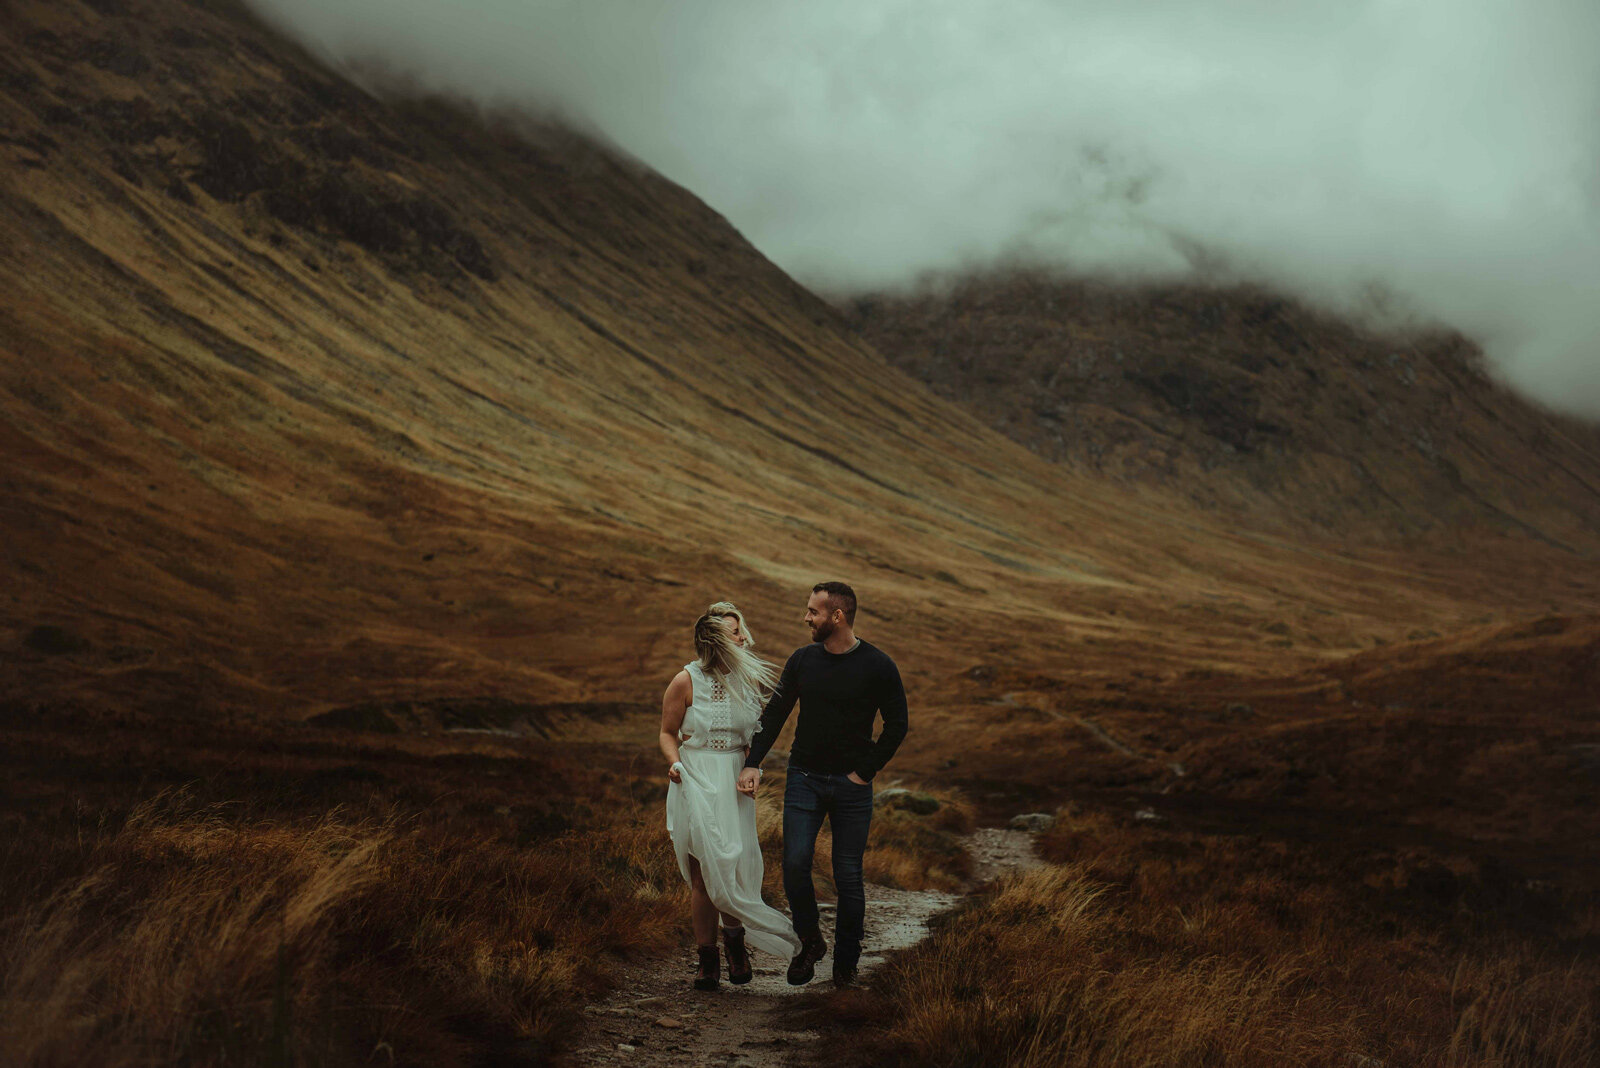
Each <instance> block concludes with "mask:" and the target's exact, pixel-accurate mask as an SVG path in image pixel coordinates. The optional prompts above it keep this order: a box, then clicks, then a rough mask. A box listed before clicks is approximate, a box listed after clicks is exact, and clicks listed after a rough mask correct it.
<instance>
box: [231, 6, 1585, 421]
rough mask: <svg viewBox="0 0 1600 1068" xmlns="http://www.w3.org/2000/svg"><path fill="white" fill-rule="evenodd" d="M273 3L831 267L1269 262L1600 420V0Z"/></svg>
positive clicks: (1149, 271)
mask: <svg viewBox="0 0 1600 1068" xmlns="http://www.w3.org/2000/svg"><path fill="white" fill-rule="evenodd" d="M252 2H253V3H254V4H255V6H256V7H257V8H258V9H260V10H261V11H262V12H263V13H264V14H266V15H267V16H268V17H270V18H272V19H274V20H277V21H279V22H281V23H282V24H284V25H286V26H287V27H289V28H290V29H291V30H293V31H294V32H295V33H296V34H297V35H299V36H300V37H301V38H302V39H304V40H306V41H308V42H310V43H311V44H312V45H313V46H314V47H316V48H318V49H319V50H321V51H322V52H324V53H325V54H327V55H329V56H331V57H332V58H334V59H335V60H340V61H367V60H372V59H378V60H381V61H382V62H384V63H385V64H388V65H390V66H395V67H399V68H400V69H402V70H405V71H407V72H408V73H410V74H413V75H414V76H416V77H418V78H419V79H420V80H422V82H423V83H424V84H428V85H431V86H433V87H437V88H442V89H449V90H452V91H455V92H460V93H465V94H467V95H469V96H472V97H475V98H478V99H480V100H484V101H486V102H491V103H497V104H506V103H510V104H522V105H530V106H534V107H539V108H543V109H553V110H556V111H558V112H560V113H562V114H565V115H567V116H569V117H570V118H572V119H574V120H576V121H579V122H582V123H586V124H588V125H590V126H592V127H594V128H595V129H598V130H599V131H601V132H603V133H604V134H605V135H606V136H607V137H608V138H610V139H611V140H613V141H615V142H616V143H618V144H620V145H621V146H623V147H624V148H626V149H627V150H628V151H630V152H632V153H633V154H635V155H637V156H638V157H640V158H641V159H643V160H645V161H646V162H647V163H649V164H650V165H652V166H654V167H655V168H656V169H658V170H660V171H661V172H663V173H664V174H666V175H667V176H669V177H670V178H672V179H674V180H675V181H677V182H679V183H681V184H683V185H684V186H686V187H688V188H689V189H691V190H692V191H694V192H695V193H696V194H698V195H699V196H701V197H702V198H703V199H705V200H706V201H707V202H708V203H710V204H711V205H712V206H713V207H714V208H716V209H717V210H718V211H720V212H722V213H723V214H724V215H726V216H727V217H728V218H729V219H730V220H731V221H732V222H733V223H734V224H735V225H736V226H738V227H739V229H740V230H741V231H743V232H744V234H745V235H746V236H747V237H748V238H749V239H750V240H751V241H752V242H753V243H754V244H755V245H756V246H757V247H759V248H760V249H761V250H762V251H763V252H765V253H766V254H767V255H768V256H769V257H771V258H772V259H773V260H774V261H775V262H777V263H778V264H779V265H780V266H782V267H784V268H785V269H786V270H788V271H789V272H790V273H792V274H794V275H795V276H796V277H798V278H800V279H801V280H803V281H805V282H807V283H808V284H810V285H812V286H814V287H816V288H818V289H820V290H823V291H825V292H832V293H847V292H856V291H863V290H875V289H895V288H901V287H906V286H910V285H913V284H915V283H916V282H917V281H918V280H919V279H921V278H925V277H927V276H928V275H930V274H937V273H946V272H955V271H966V270H973V269H983V268H987V267H993V266H997V265H1017V264H1025V265H1030V266H1032V265H1045V266H1051V267H1059V268H1061V269H1063V270H1067V271H1071V272H1074V273H1095V274H1112V275H1117V276H1121V277H1126V278H1130V279H1143V278H1162V279H1167V278H1175V277H1188V276H1193V275H1194V274H1196V273H1200V274H1204V275H1206V276H1208V277H1212V278H1220V279H1224V280H1234V279H1247V280H1254V281H1259V282H1263V283H1266V284H1269V285H1273V286H1276V287H1278V288H1281V289H1285V290H1289V291H1291V292H1295V293H1298V294H1301V295H1303V296H1305V297H1307V298H1309V299H1311V300H1312V301H1314V302H1316V303H1319V304H1322V305H1325V306H1332V307H1335V308H1339V309H1343V310H1347V311H1350V310H1354V311H1363V310H1366V311H1370V310H1371V309H1372V308H1373V306H1374V305H1375V304H1382V305H1385V306H1387V307H1389V308H1390V309H1391V310H1392V309H1394V308H1399V309H1401V310H1402V311H1403V313H1405V314H1407V315H1411V316H1415V317H1417V318H1419V319H1423V320H1438V321H1442V322H1444V323H1447V324H1449V325H1451V326H1454V327H1456V328H1458V329H1461V330H1462V331H1464V332H1466V333H1467V334H1469V335H1470V336H1473V337H1474V338H1476V339H1477V340H1479V341H1480V342H1481V343H1482V344H1483V345H1484V346H1485V348H1486V349H1487V350H1488V352H1489V354H1490V356H1491V358H1492V360H1493V361H1494V364H1495V366H1496V367H1497V368H1498V369H1499V371H1500V372H1501V373H1502V374H1503V375H1504V377H1505V378H1506V379H1507V380H1508V381H1510V382H1511V383H1512V384H1513V385H1516V386H1518V387H1520V388H1522V389H1523V390H1525V391H1526V392H1527V393H1529V394H1530V395H1532V396H1533V397H1535V398H1537V399H1539V400H1541V401H1543V402H1545V403H1547V404H1550V405H1552V406H1555V407H1558V408H1562V409H1565V410H1568V411H1575V412H1580V413H1584V414H1588V415H1591V416H1593V415H1600V358H1597V351H1600V344H1597V342H1600V300H1597V299H1596V297H1597V295H1600V63H1597V62H1596V59H1595V57H1596V56H1600V5H1597V4H1595V3H1594V2H1593V0H1351V2H1349V3H1344V4H1330V3H1327V2H1325V0H1316V2H1309V0H917V2H915V3H912V2H909V0H806V2H804V3H801V2H798V0H795V2H789V3H782V2H777V0H774V2H772V3H766V2H760V3H752V2H748V0H671V2H668V0H637V2H628V0H452V2H446V0H252ZM1374 294H1382V295H1383V299H1382V300H1380V301H1375V300H1374Z"/></svg>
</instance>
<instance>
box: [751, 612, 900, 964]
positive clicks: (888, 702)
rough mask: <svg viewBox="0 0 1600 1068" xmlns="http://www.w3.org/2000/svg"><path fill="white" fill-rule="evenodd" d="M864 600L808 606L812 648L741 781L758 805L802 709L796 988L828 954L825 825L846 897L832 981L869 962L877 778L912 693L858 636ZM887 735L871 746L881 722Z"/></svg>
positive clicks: (790, 887) (785, 683) (794, 904)
mask: <svg viewBox="0 0 1600 1068" xmlns="http://www.w3.org/2000/svg"><path fill="white" fill-rule="evenodd" d="M855 619H856V595H855V591H854V590H852V589H851V588H850V587H849V586H847V585H845V584H844V583H842V582H819V583H817V585H816V586H814V587H812V590H811V597H810V599H809V600H808V601H807V602H806V617H805V620H806V626H808V627H810V628H811V639H812V644H810V645H803V646H801V647H800V648H799V649H796V650H795V651H794V654H793V655H792V656H790V657H789V662H788V663H787V664H785V665H784V668H783V677H782V678H781V679H780V680H779V682H778V688H777V690H775V691H774V692H773V694H772V699H771V700H769V701H768V702H767V707H766V708H765V709H764V710H763V711H762V713H761V730H760V731H759V732H758V733H757V734H756V736H755V738H754V739H752V740H751V742H750V755H749V756H748V757H747V758H746V759H745V765H744V771H742V772H740V774H739V789H740V790H742V791H744V792H745V793H747V794H751V795H754V794H755V790H756V784H757V783H758V782H760V781H761V770H760V769H761V761H762V759H763V758H764V757H765V756H766V755H767V751H768V750H770V749H771V748H772V743H773V742H775V741H777V739H778V732H779V731H781V730H782V729H783V724H784V722H785V721H786V720H787V719H788V718H789V713H790V712H791V711H792V710H793V709H794V706H795V702H796V701H798V702H799V703H800V717H799V720H798V721H797V722H796V724H795V731H794V748H793V749H791V750H790V752H789V780H788V785H787V786H786V787H785V788H784V792H783V889H784V892H785V893H786V894H788V896H789V914H790V918H791V919H792V920H793V921H794V932H795V934H797V935H799V936H800V952H799V954H798V955H797V956H796V957H795V958H794V960H793V961H791V962H790V964H789V982H790V983H792V984H794V985H796V986H799V985H801V984H803V983H809V982H810V981H811V977H812V975H813V974H814V973H815V969H816V964H817V961H819V960H821V959H822V957H823V955H824V954H825V953H827V951H828V945H827V943H826V942H825V941H823V938H822V931H821V927H820V925H819V924H818V922H817V891H816V887H815V886H814V885H813V884H812V882H811V858H812V854H813V853H814V852H815V850H816V846H817V832H819V831H820V830H822V821H823V819H824V818H826V819H828V820H829V821H830V822H831V824H832V826H833V882H834V886H835V887H837V888H838V891H839V904H838V913H837V921H836V923H837V926H836V928H835V931H834V949H833V981H834V984H835V985H837V986H848V985H849V984H850V983H851V982H853V981H854V979H855V976H856V967H857V963H858V962H859V961H860V959H861V929H862V923H863V920H864V918H865V916H866V911H867V899H866V892H865V888H864V885H863V878H862V870H861V868H862V858H863V857H864V855H865V854H866V851H867V830H868V828H870V827H871V825H872V778H873V776H874V775H876V774H877V773H878V771H879V770H880V769H881V768H882V767H883V766H884V765H885V764H887V763H888V762H889V758H890V757H892V756H894V751H895V750H896V749H897V748H899V746H900V742H901V740H902V739H904V738H905V736H906V725H907V717H906V691H905V687H904V686H902V685H901V683H900V672H899V669H897V668H896V667H895V666H894V661H893V660H890V659H889V657H888V656H887V655H886V654H885V653H884V652H883V651H882V650H880V649H878V648H877V647H876V646H873V645H871V644H869V643H867V642H864V641H862V640H861V639H860V638H857V637H856V635H855ZM879 713H882V715H883V731H882V732H881V733H880V734H879V735H878V740H877V741H873V740H872V721H873V718H874V717H875V716H876V715H878V714H879Z"/></svg>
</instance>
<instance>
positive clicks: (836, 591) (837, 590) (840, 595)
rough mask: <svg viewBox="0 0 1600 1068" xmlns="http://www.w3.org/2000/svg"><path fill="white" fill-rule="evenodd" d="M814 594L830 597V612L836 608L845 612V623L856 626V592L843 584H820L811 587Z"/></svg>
mask: <svg viewBox="0 0 1600 1068" xmlns="http://www.w3.org/2000/svg"><path fill="white" fill-rule="evenodd" d="M811 592H812V593H825V594H827V595H828V611H829V612H832V611H833V610H834V609H835V608H837V609H839V610H840V611H842V612H844V621H845V623H846V624H847V625H849V626H852V627H853V626H855V625H856V591H855V590H852V589H851V588H850V587H849V586H848V585H847V584H846V583H843V582H819V583H817V584H816V585H815V586H813V587H811Z"/></svg>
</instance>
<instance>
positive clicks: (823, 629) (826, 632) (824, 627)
mask: <svg viewBox="0 0 1600 1068" xmlns="http://www.w3.org/2000/svg"><path fill="white" fill-rule="evenodd" d="M836 629H837V628H836V627H835V626H834V622H833V620H831V619H824V620H823V621H822V622H821V623H818V624H816V625H814V626H813V627H812V628H811V640H812V641H814V642H825V641H827V640H828V639H829V638H831V637H833V632H834V630H836Z"/></svg>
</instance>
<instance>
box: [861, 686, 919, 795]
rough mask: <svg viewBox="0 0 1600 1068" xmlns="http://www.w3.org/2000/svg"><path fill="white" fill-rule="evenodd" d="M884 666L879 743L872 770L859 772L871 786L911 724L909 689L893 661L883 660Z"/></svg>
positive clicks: (873, 758) (879, 707)
mask: <svg viewBox="0 0 1600 1068" xmlns="http://www.w3.org/2000/svg"><path fill="white" fill-rule="evenodd" d="M884 664H885V666H884V677H883V681H882V687H883V689H882V690H881V691H880V692H881V693H882V696H881V697H880V698H879V702H878V711H879V713H880V714H881V715H882V716H883V730H882V731H881V732H879V734H878V740H877V741H875V742H873V743H872V756H871V760H872V766H871V767H869V768H857V769H856V774H857V775H859V776H861V778H863V779H865V780H867V781H868V782H871V781H872V777H873V776H874V775H876V774H878V772H879V771H881V770H882V769H883V766H884V765H885V764H887V763H889V758H890V757H892V756H894V751H895V750H896V749H899V748H900V743H901V742H903V741H905V737H906V730H907V728H908V727H909V726H910V722H911V719H910V715H909V714H908V713H907V711H906V688H905V684H904V683H902V682H901V681H900V669H899V668H897V667H895V666H894V661H893V660H890V659H889V658H888V657H885V658H884Z"/></svg>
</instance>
